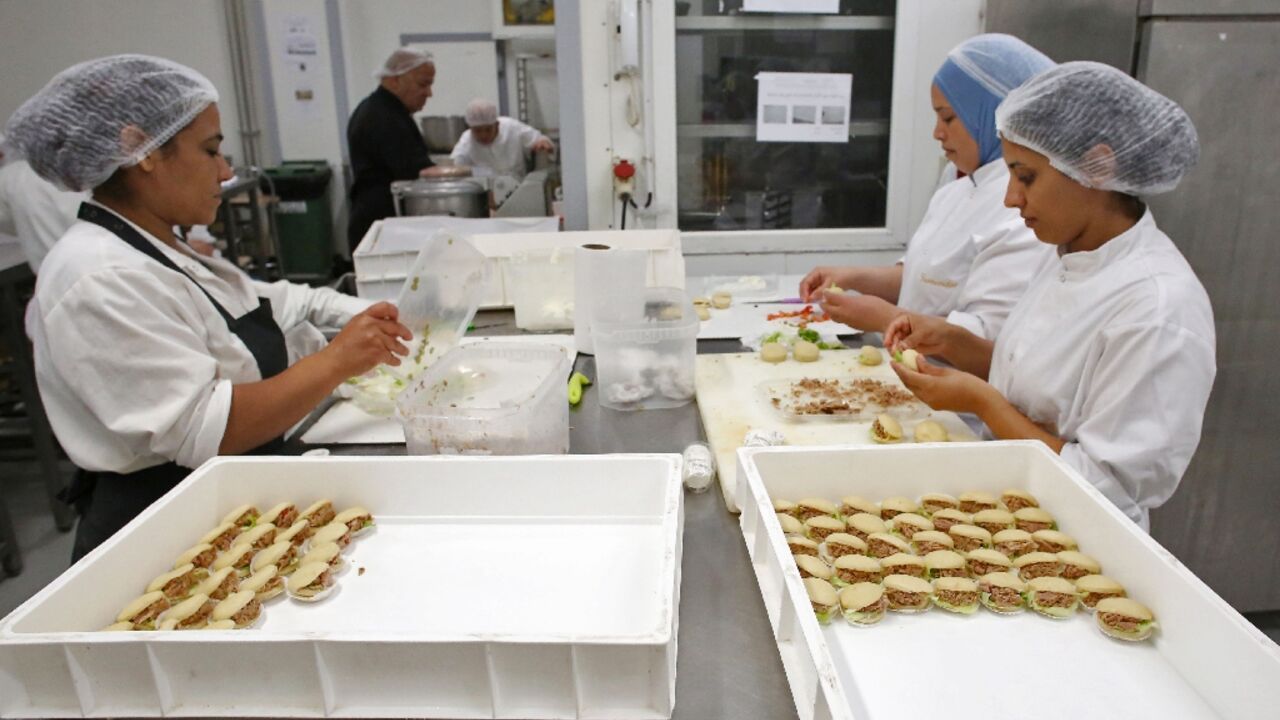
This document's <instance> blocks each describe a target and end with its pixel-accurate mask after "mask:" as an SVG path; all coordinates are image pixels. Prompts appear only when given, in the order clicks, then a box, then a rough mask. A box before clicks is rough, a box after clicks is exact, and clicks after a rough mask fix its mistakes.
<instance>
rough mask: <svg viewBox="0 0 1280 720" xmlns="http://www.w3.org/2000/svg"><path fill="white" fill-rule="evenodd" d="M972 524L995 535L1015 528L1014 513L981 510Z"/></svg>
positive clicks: (996, 509)
mask: <svg viewBox="0 0 1280 720" xmlns="http://www.w3.org/2000/svg"><path fill="white" fill-rule="evenodd" d="M972 524H973V525H977V526H978V527H980V528H982V529H983V530H986V531H987V532H989V533H991V534H992V535H995V534H996V533H998V532H1000V531H1001V530H1008V529H1010V528H1012V527H1013V513H1011V512H1009V511H1008V510H1001V509H1000V508H994V509H991V510H979V511H978V512H976V513H974V514H973V523H972Z"/></svg>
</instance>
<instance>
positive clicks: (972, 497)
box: [960, 490, 1000, 515]
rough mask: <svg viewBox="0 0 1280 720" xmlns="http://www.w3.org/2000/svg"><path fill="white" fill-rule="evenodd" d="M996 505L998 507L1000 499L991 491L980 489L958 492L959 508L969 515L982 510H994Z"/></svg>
mask: <svg viewBox="0 0 1280 720" xmlns="http://www.w3.org/2000/svg"><path fill="white" fill-rule="evenodd" d="M998 507H1000V501H999V500H997V499H996V496H995V495H992V494H991V493H988V492H982V491H981V490H970V491H969V492H965V493H960V509H961V510H962V511H964V512H967V513H969V514H970V515H973V514H974V513H977V512H981V511H983V510H995V509H996V508H998Z"/></svg>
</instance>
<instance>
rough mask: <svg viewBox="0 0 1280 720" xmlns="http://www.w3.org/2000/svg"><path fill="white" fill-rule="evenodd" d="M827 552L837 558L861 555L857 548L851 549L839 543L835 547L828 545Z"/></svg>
mask: <svg viewBox="0 0 1280 720" xmlns="http://www.w3.org/2000/svg"><path fill="white" fill-rule="evenodd" d="M827 551H828V552H830V553H831V557H836V558H842V557H844V556H845V555H858V554H860V553H859V551H858V549H857V548H851V547H849V546H848V545H841V544H839V543H836V544H835V545H832V544H831V543H827Z"/></svg>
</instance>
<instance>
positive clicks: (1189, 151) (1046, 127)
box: [996, 62, 1200, 195]
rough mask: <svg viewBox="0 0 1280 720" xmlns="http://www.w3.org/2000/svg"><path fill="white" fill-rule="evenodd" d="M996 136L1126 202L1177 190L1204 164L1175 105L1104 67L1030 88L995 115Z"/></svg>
mask: <svg viewBox="0 0 1280 720" xmlns="http://www.w3.org/2000/svg"><path fill="white" fill-rule="evenodd" d="M996 128H997V129H998V130H999V132H1000V134H1001V135H1002V136H1003V137H1004V138H1005V139H1006V140H1009V141H1010V142H1014V143H1017V144H1019V145H1022V146H1024V147H1027V148H1030V149H1032V150H1034V151H1036V152H1038V153H1040V154H1041V155H1044V156H1045V157H1047V158H1049V162H1050V164H1052V165H1053V167H1055V168H1057V169H1058V170H1059V171H1060V172H1062V173H1063V174H1065V175H1067V176H1068V177H1070V178H1071V179H1073V180H1075V181H1076V182H1078V183H1080V184H1081V185H1084V186H1085V187H1091V188H1097V189H1099V190H1112V191H1115V192H1121V193H1126V194H1129V195H1155V194H1158V193H1162V192H1168V191H1170V190H1172V189H1174V188H1175V187H1177V186H1178V181H1179V180H1181V179H1182V176H1183V175H1184V174H1185V173H1186V172H1187V170H1189V169H1190V168H1191V166H1193V165H1195V163H1196V160H1197V159H1198V158H1199V156H1200V141H1199V139H1198V138H1197V136H1196V128H1195V125H1193V124H1192V123H1191V118H1189V117H1187V113H1186V112H1184V111H1183V109H1182V108H1181V107H1179V106H1178V104H1177V103H1175V102H1174V101H1172V100H1170V99H1169V98H1167V97H1165V96H1163V95H1161V94H1160V93H1158V92H1156V91H1155V90H1152V89H1151V88H1149V87H1147V86H1146V85H1143V84H1142V83H1140V82H1138V81H1137V80H1134V79H1133V78H1131V77H1129V76H1128V75H1126V74H1124V73H1123V72H1120V71H1119V70H1117V69H1115V68H1113V67H1111V66H1109V65H1103V64H1101V63H1093V62H1071V63H1064V64H1062V65H1059V66H1058V67H1056V68H1053V69H1051V70H1048V71H1046V72H1044V73H1042V74H1040V75H1037V76H1036V77H1034V78H1032V79H1031V80H1029V81H1027V83H1026V84H1024V85H1023V86H1022V87H1020V88H1018V89H1016V90H1014V91H1013V92H1011V93H1009V97H1007V98H1005V101H1004V102H1003V103H1001V104H1000V107H999V108H998V109H997V110H996ZM1108 148H1109V149H1110V152H1107V149H1108Z"/></svg>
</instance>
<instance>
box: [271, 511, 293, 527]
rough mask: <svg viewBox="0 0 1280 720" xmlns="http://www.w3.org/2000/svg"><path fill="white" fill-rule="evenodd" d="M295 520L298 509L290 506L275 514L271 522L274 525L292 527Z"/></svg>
mask: <svg viewBox="0 0 1280 720" xmlns="http://www.w3.org/2000/svg"><path fill="white" fill-rule="evenodd" d="M296 522H298V511H297V510H295V509H292V508H290V509H288V510H284V511H282V512H281V513H280V514H279V515H277V516H276V519H275V520H274V521H273V522H272V524H273V525H275V526H276V527H281V528H287V527H293V524H294V523H296Z"/></svg>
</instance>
